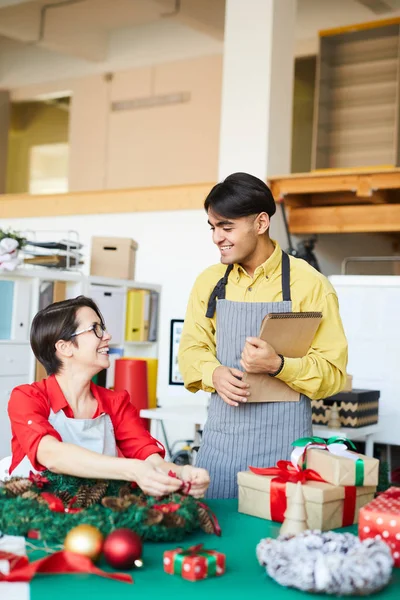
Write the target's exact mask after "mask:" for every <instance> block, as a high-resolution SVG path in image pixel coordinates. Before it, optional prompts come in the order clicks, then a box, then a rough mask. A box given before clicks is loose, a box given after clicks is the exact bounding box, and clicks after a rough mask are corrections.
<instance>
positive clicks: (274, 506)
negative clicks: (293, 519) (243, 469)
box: [249, 460, 326, 522]
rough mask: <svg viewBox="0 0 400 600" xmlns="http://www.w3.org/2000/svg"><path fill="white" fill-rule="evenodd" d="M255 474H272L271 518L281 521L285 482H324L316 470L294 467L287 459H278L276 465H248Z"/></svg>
mask: <svg viewBox="0 0 400 600" xmlns="http://www.w3.org/2000/svg"><path fill="white" fill-rule="evenodd" d="M249 469H250V471H251V472H252V473H254V474H255V475H264V476H274V475H276V477H274V479H272V481H271V491H270V503H271V519H272V520H273V521H279V522H282V521H283V519H284V515H285V510H286V505H287V501H286V484H287V483H297V482H298V481H300V483H305V482H306V481H321V482H323V483H326V481H325V479H323V478H322V477H321V475H319V474H318V473H317V472H316V471H313V470H312V469H303V470H301V469H296V468H295V467H294V466H293V465H292V463H291V462H290V461H288V460H279V461H278V462H277V463H276V467H267V468H265V469H263V468H261V469H260V468H258V467H249Z"/></svg>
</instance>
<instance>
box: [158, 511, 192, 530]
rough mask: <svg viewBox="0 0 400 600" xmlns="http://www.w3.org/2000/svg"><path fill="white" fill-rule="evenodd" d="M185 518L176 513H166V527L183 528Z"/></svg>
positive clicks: (164, 523) (164, 520) (164, 519)
mask: <svg viewBox="0 0 400 600" xmlns="http://www.w3.org/2000/svg"><path fill="white" fill-rule="evenodd" d="M185 523H186V521H185V519H184V517H182V516H181V515H178V514H177V513H176V512H175V513H166V514H165V513H164V518H163V525H165V526H166V527H171V528H172V527H179V528H182V527H184V526H185Z"/></svg>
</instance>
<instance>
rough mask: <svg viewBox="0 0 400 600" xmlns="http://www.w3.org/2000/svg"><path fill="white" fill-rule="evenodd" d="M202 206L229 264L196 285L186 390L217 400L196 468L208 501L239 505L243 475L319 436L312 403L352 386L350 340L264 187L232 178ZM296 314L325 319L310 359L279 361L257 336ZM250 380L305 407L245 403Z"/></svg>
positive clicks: (189, 316)
mask: <svg viewBox="0 0 400 600" xmlns="http://www.w3.org/2000/svg"><path fill="white" fill-rule="evenodd" d="M204 207H205V210H206V212H207V215H208V223H209V225H210V227H211V231H212V238H213V242H214V244H216V245H217V246H218V248H219V250H220V253H221V263H220V264H218V265H214V266H212V267H209V268H208V269H206V270H205V271H204V272H203V273H202V274H201V275H200V276H199V277H198V278H197V280H196V282H195V284H194V287H193V290H192V293H191V296H190V299H189V304H188V308H187V313H186V318H185V324H184V329H183V334H182V338H181V344H180V349H179V367H180V371H181V373H182V376H183V379H184V382H185V386H186V388H187V389H188V390H190V391H191V392H197V391H198V390H200V389H202V390H205V391H206V392H211V394H212V396H211V403H210V407H209V411H208V419H207V423H206V425H205V427H204V432H203V439H202V443H201V446H200V450H199V453H198V455H197V461H196V465H197V466H201V467H204V468H206V469H207V470H208V471H209V473H210V476H211V485H210V487H209V491H208V497H214V498H232V497H235V496H237V483H236V475H237V473H238V472H239V471H242V470H246V469H248V467H249V465H251V466H257V467H268V466H273V465H275V463H276V461H278V460H280V459H288V458H289V455H290V450H291V443H292V441H293V440H295V439H296V438H298V437H303V436H308V435H311V433H312V427H311V403H310V399H317V398H326V397H328V396H331V395H332V394H335V393H337V392H338V391H339V390H340V389H341V388H342V387H343V386H344V383H345V378H346V364H347V341H346V337H345V335H344V332H343V326H342V322H341V319H340V316H339V309H338V300H337V296H336V293H335V290H334V289H333V287H332V286H331V284H330V283H329V281H328V280H327V279H326V277H324V276H323V275H321V273H319V272H318V271H316V270H315V269H314V268H313V267H311V266H310V265H309V264H308V263H306V262H305V261H304V260H302V259H298V258H294V257H292V256H290V257H289V256H288V255H287V254H286V253H285V252H282V250H281V248H280V247H279V245H278V243H277V242H275V241H274V240H272V239H271V238H270V237H269V226H270V219H271V217H272V216H273V215H274V214H275V210H276V206H275V202H274V199H273V196H272V194H271V191H270V189H269V188H268V186H267V185H266V184H265V183H264V182H263V181H261V180H260V179H258V178H257V177H254V176H252V175H248V174H247V173H234V174H233V175H230V176H229V177H227V178H226V179H225V180H224V181H223V182H222V183H219V184H217V185H216V186H214V187H213V188H212V190H211V192H210V193H209V195H208V197H207V198H206V201H205V203H204ZM292 311H293V312H307V311H321V312H322V315H323V318H322V321H321V324H320V326H319V328H318V331H317V333H316V335H315V338H314V340H313V343H312V345H311V348H310V350H309V352H308V353H307V355H306V356H304V357H303V358H287V357H285V356H282V355H280V354H277V352H275V350H274V348H272V346H270V345H269V344H268V343H267V342H265V341H262V340H260V339H259V338H258V337H257V336H258V334H259V331H260V326H261V322H262V320H263V318H264V316H265V315H266V314H268V313H271V312H292ZM244 372H248V373H268V374H269V375H270V376H271V377H277V378H279V379H281V380H282V381H284V382H285V383H286V384H287V385H289V386H290V387H291V388H292V389H294V390H296V391H297V392H299V393H300V400H299V402H275V401H274V398H271V402H263V403H257V402H255V403H249V404H246V400H247V397H248V395H249V389H248V386H247V384H246V383H245V382H243V381H242V377H243V373H244Z"/></svg>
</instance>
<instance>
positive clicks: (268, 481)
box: [238, 463, 376, 531]
mask: <svg viewBox="0 0 400 600" xmlns="http://www.w3.org/2000/svg"><path fill="white" fill-rule="evenodd" d="M278 464H279V463H278ZM277 479H278V478H277V477H275V476H264V475H256V474H254V473H251V472H250V471H242V472H241V473H238V485H239V512H242V513H245V514H248V515H253V516H255V517H261V518H262V519H270V520H276V521H279V522H282V521H283V513H284V511H285V509H286V507H282V508H281V510H276V509H274V506H276V505H274V504H273V503H274V501H275V500H276V498H277V496H278V495H279V490H278V488H279V487H280V488H281V489H282V483H278V482H277V481H276V480H277ZM274 480H275V481H274ZM285 485H286V488H285V492H284V494H285V496H286V501H285V502H286V503H287V500H288V499H289V498H290V497H291V496H292V494H294V491H295V489H296V483H292V482H287V483H286V484H285ZM375 490H376V488H375V487H374V486H368V487H364V486H363V487H354V486H348V487H344V486H337V485H332V484H330V483H323V482H320V481H305V482H304V483H303V492H304V499H305V505H306V512H307V525H308V527H309V528H310V529H321V530H322V531H327V530H329V529H336V528H338V527H344V526H349V525H352V524H354V523H357V520H358V511H359V509H360V508H361V507H362V506H364V505H365V504H367V503H368V502H370V501H371V500H372V499H373V497H374V494H375Z"/></svg>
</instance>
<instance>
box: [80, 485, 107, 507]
mask: <svg viewBox="0 0 400 600" xmlns="http://www.w3.org/2000/svg"><path fill="white" fill-rule="evenodd" d="M107 488H108V483H107V482H105V481H98V482H97V483H95V484H94V485H93V486H92V487H90V488H89V489H88V491H87V495H86V501H85V505H84V508H87V507H89V506H92V504H98V502H100V500H101V499H102V498H103V497H104V495H105V493H106V491H107Z"/></svg>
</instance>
